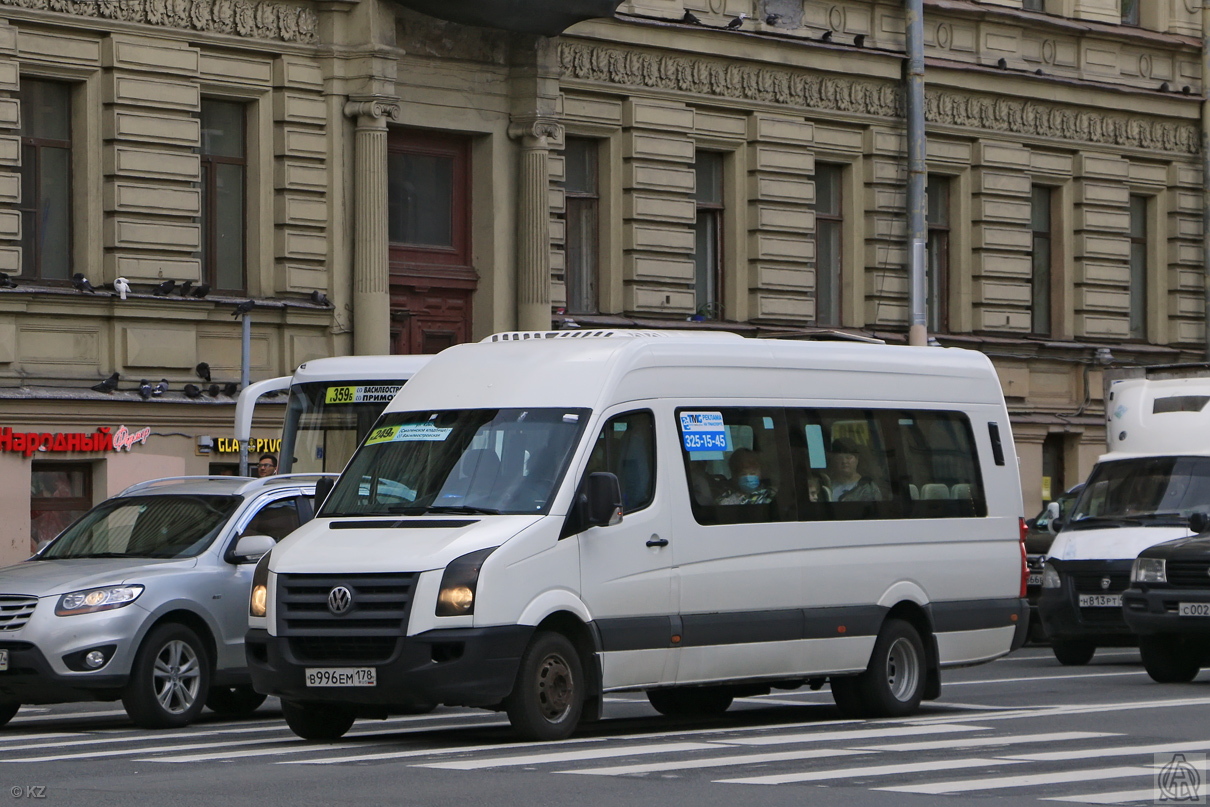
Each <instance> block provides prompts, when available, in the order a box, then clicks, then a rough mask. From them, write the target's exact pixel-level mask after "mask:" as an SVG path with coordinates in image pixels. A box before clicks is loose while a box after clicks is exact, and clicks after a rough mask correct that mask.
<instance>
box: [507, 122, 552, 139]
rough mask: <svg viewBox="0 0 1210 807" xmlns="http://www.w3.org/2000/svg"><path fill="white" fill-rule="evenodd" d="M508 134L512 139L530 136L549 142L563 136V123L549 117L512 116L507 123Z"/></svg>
mask: <svg viewBox="0 0 1210 807" xmlns="http://www.w3.org/2000/svg"><path fill="white" fill-rule="evenodd" d="M508 136H509V137H511V138H513V139H514V140H520V139H522V138H525V137H532V138H534V139H536V140H539V141H545V142H549V141H551V140H559V139H561V138H562V137H563V124H561V123H559V122H558V121H556V120H552V119H550V118H533V117H514V118H513V119H512V122H511V123H510V124H509V125H508Z"/></svg>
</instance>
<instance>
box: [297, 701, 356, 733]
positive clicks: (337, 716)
mask: <svg viewBox="0 0 1210 807" xmlns="http://www.w3.org/2000/svg"><path fill="white" fill-rule="evenodd" d="M281 713H282V717H284V718H285V719H286V725H287V726H289V727H290V731H292V732H294V733H295V734H297V735H298V736H299V737H302V738H303V739H304V740H317V741H330V740H339V739H340V738H341V737H343V736H344V735H345V732H346V731H348V730H349V729H350V728H352V727H353V721H354V720H355V719H356V717H357V715H356V713H354V711H353V710H352V709H350V708H348V707H347V706H341V705H339V704H335V703H304V702H301V701H291V700H283V701H282V702H281Z"/></svg>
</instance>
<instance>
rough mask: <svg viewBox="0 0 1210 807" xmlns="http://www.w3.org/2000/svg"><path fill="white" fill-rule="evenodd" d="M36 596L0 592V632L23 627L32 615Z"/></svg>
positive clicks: (35, 604) (36, 599)
mask: <svg viewBox="0 0 1210 807" xmlns="http://www.w3.org/2000/svg"><path fill="white" fill-rule="evenodd" d="M37 605H38V598H37V597H17V596H11V595H7V594H0V632H3V631H17V630H21V629H22V628H24V627H25V623H26V622H29V618H30V617H31V616H33V615H34V608H35V607H36V606H37Z"/></svg>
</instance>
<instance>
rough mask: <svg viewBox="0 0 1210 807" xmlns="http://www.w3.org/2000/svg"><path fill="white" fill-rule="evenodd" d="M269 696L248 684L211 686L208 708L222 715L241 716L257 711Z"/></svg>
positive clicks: (207, 696) (207, 697)
mask: <svg viewBox="0 0 1210 807" xmlns="http://www.w3.org/2000/svg"><path fill="white" fill-rule="evenodd" d="M267 697H268V696H267V695H262V694H261V693H259V692H257V691H256V690H255V689H253V688H252V687H251V686H249V685H247V684H244V685H241V686H228V687H210V693H209V694H208V695H206V708H207V709H209V710H210V711H212V712H215V713H217V714H220V715H226V716H228V717H239V716H242V715H250V714H252V713H253V712H255V711H256V710H257V709H258V708H260V705H261V704H262V703H264V702H265V698H267Z"/></svg>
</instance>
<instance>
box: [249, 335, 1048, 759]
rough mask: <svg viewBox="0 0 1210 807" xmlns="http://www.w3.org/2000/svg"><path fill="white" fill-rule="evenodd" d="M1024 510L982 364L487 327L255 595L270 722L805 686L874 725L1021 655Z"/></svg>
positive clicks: (382, 423)
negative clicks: (950, 673) (956, 674)
mask: <svg viewBox="0 0 1210 807" xmlns="http://www.w3.org/2000/svg"><path fill="white" fill-rule="evenodd" d="M1022 523H1023V519H1022V518H1021V490H1020V481H1019V478H1018V473H1017V463H1016V452H1015V450H1014V447H1013V442H1012V435H1011V432H1010V430H1009V421H1008V413H1007V410H1006V409H1005V405H1004V399H1003V396H1002V393H1001V389H1000V384H999V381H998V379H997V376H996V373H995V371H994V369H993V367H992V365H991V363H990V362H989V361H988V359H987V358H986V357H984V356H983V355H982V354H979V353H975V352H971V351H964V350H952V349H940V348H908V347H888V346H882V345H865V344H860V345H853V344H842V343H814V342H792V341H775V340H753V339H743V338H740V337H738V336H734V335H729V334H723V335H696V334H695V335H683V334H676V333H666V332H665V333H646V332H627V331H612V332H611V331H603V332H602V331H557V332H550V333H520V334H517V333H512V334H498V335H496V336H495V337H492V338H491V339H490V340H485V342H482V343H478V344H470V345H460V346H457V347H452V348H449V349H447V350H445V351H443V352H442V353H440V354H438V355H437V356H435V357H433V359H432V360H431V361H430V362H429V363H428V364H427V365H425V366H424V367H423V368H422V369H420V370H419V371H418V372H417V374H416V375H415V377H414V378H413V379H412V380H411V381H410V382H409V383H408V384H407V386H405V387H404V388H403V390H402V391H401V392H400V393H399V395H398V396H397V397H396V398H395V400H394V401H393V402H392V403H391V405H390V406H389V407H388V408H387V410H386V411H385V412H384V413H383V416H382V418H381V419H380V420H379V422H378V423H377V424H376V426H375V427H374V428H373V429H372V430H371V432H370V434H369V435H368V436H367V437H366V439H365V441H364V443H363V444H362V446H361V447H360V448H359V449H358V451H357V453H356V454H355V455H354V457H353V459H352V460H351V461H350V463H349V465H348V466H347V467H346V469H345V471H344V473H343V474H342V475H341V477H340V479H339V480H338V481H337V482H336V485H335V488H334V489H333V490H332V491H331V493H330V494H329V495H328V497H327V499H326V501H325V503H324V504H323V506H322V508H321V510H320V512H319V514H318V516H317V517H316V519H314V520H313V521H312V522H311V523H309V524H307V525H305V526H304V527H303V528H302V529H300V530H298V531H296V532H294V533H293V534H292V535H291V536H290V537H289V538H287V539H286V540H284V541H282V542H281V543H279V544H278V545H277V547H276V548H275V549H274V550H273V552H272V553H271V555H269V556H267V557H266V558H265V559H264V560H263V561H262V563H261V564H260V565H259V566H258V568H257V572H256V575H255V579H254V581H253V593H252V602H251V623H250V631H249V634H248V638H247V649H248V657H249V658H248V661H249V666H250V668H251V670H252V674H253V677H254V681H255V686H256V688H257V689H258V690H259V691H261V692H264V693H267V694H273V695H278V696H280V697H281V699H282V707H283V712H284V714H285V717H286V720H287V722H288V723H289V725H290V728H291V729H293V730H294V732H295V733H297V734H298V735H300V736H302V737H305V738H308V739H334V738H337V737H339V736H341V735H342V734H344V733H345V732H346V731H347V730H348V729H349V727H350V726H351V725H352V723H353V721H354V719H355V718H357V717H384V716H387V715H390V714H397V713H401V712H405V711H413V710H415V709H417V708H424V707H426V706H428V705H431V704H447V705H462V706H475V707H485V708H489V709H500V710H504V711H506V712H507V713H508V716H509V719H510V721H511V723H512V724H513V727H514V728H515V730H516V731H517V732H518V733H519V734H521V735H522V736H524V737H527V738H530V739H544V740H553V739H561V738H564V737H567V736H568V735H569V734H571V732H572V731H573V730H574V729H575V727H576V725H577V724H578V723H579V722H580V721H581V720H591V719H596V718H599V716H600V714H601V703H602V695H603V693H606V692H611V691H625V690H630V691H645V692H646V693H647V696H648V698H649V700H650V702H651V704H652V705H653V706H654V707H655V708H656V709H657V710H658V711H660V712H662V713H664V714H669V715H709V714H717V713H720V712H722V711H724V710H725V709H727V708H728V707H729V706H730V704H731V702H732V699H733V698H736V697H743V696H751V695H757V694H763V693H768V692H769V691H770V690H771V689H774V688H777V689H793V688H796V687H801V686H810V687H812V688H816V689H817V688H819V687H821V686H822V685H823V684H824V683H827V682H830V684H831V690H832V693H833V696H834V699H835V701H836V703H837V705H838V706H839V707H840V710H841V712H842V713H844V714H846V715H849V716H897V715H906V714H910V713H912V712H914V711H915V710H916V709H917V708H918V706H919V704H920V701H921V700H922V699H934V698H936V697H938V695H939V692H940V686H941V670H942V669H944V668H946V667H956V666H963V665H970V664H977V663H980V662H986V661H991V660H992V659H995V658H998V657H1000V656H1003V655H1005V654H1006V653H1008V652H1010V651H1011V650H1013V649H1014V648H1016V647H1018V646H1020V644H1021V643H1022V642H1023V641H1024V638H1025V631H1026V622H1027V613H1028V612H1027V606H1026V604H1025V601H1024V599H1023V598H1024V594H1025V591H1024V587H1025V568H1024V552H1023V545H1022V542H1021V537H1022Z"/></svg>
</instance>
